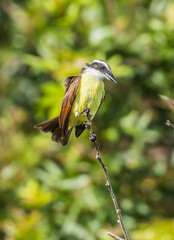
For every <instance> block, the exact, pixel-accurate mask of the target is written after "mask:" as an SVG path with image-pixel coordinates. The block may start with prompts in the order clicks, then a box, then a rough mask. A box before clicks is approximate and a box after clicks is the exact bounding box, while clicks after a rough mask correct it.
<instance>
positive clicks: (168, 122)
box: [166, 120, 174, 129]
mask: <svg viewBox="0 0 174 240" xmlns="http://www.w3.org/2000/svg"><path fill="white" fill-rule="evenodd" d="M166 125H167V126H168V127H172V128H173V129H174V124H173V123H171V121H170V120H167V122H166Z"/></svg>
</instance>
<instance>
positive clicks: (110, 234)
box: [107, 232, 124, 240]
mask: <svg viewBox="0 0 174 240" xmlns="http://www.w3.org/2000/svg"><path fill="white" fill-rule="evenodd" d="M107 234H108V235H109V236H110V237H112V238H114V239H116V240H124V239H123V238H120V237H118V236H116V235H115V234H113V233H110V232H107Z"/></svg>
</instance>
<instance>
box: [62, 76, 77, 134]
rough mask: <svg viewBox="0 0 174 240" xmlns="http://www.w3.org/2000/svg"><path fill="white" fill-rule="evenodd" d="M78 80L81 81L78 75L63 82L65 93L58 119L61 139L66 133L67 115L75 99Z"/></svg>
mask: <svg viewBox="0 0 174 240" xmlns="http://www.w3.org/2000/svg"><path fill="white" fill-rule="evenodd" d="M80 80H81V76H80V75H78V76H75V77H69V78H66V79H65V80H64V81H65V82H66V83H65V87H66V91H65V96H64V99H63V101H62V105H61V107H62V108H61V112H60V117H59V125H60V127H61V128H62V132H63V135H62V137H63V136H65V134H66V132H67V131H68V124H69V114H70V112H71V108H72V105H73V102H74V100H75V97H76V93H77V89H78V87H79V83H80Z"/></svg>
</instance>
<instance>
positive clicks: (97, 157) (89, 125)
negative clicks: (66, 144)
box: [78, 106, 129, 240]
mask: <svg viewBox="0 0 174 240" xmlns="http://www.w3.org/2000/svg"><path fill="white" fill-rule="evenodd" d="M82 113H85V114H84V116H86V117H87V119H88V122H87V123H85V127H86V128H87V129H88V130H89V132H90V135H91V138H89V140H90V141H92V142H93V143H94V145H95V149H96V159H97V160H99V162H100V164H101V166H102V168H103V171H104V174H105V178H106V186H107V188H108V190H109V192H110V195H111V198H112V201H113V203H114V207H115V211H116V213H117V215H118V221H117V222H118V223H119V224H120V226H121V229H122V232H123V235H124V238H125V239H121V238H119V237H117V236H115V235H114V234H112V233H108V235H109V236H111V237H113V238H115V239H117V240H129V237H128V233H127V230H126V228H125V226H124V224H123V219H122V216H121V210H120V208H119V206H118V203H117V200H116V197H115V194H114V191H113V189H112V186H111V183H110V179H109V175H108V169H107V167H106V166H105V164H104V162H103V160H102V157H101V154H100V144H99V143H98V142H97V141H96V134H95V133H94V132H93V130H92V119H91V117H92V115H91V114H90V109H89V108H87V106H86V107H85V109H84V111H83V112H82ZM82 113H80V114H79V115H78V116H80V115H81V114H82Z"/></svg>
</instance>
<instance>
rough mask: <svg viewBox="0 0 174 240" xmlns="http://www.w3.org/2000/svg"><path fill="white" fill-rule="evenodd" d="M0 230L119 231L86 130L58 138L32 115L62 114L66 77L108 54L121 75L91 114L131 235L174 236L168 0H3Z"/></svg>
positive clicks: (7, 238) (55, 233) (42, 235)
mask: <svg viewBox="0 0 174 240" xmlns="http://www.w3.org/2000/svg"><path fill="white" fill-rule="evenodd" d="M0 7H1V9H0V30H1V34H0V46H1V48H0V65H1V69H0V111H1V115H0V134H1V144H0V169H1V172H0V239H2V240H31V239H32V240H46V239H50V240H68V239H83V240H87V239H88V240H89V239H90V240H94V239H99V240H104V239H105V240H107V239H110V237H109V236H107V234H106V232H107V231H111V232H113V233H115V234H117V235H119V236H120V237H121V236H122V235H121V231H120V228H119V225H118V224H117V223H116V220H117V217H116V215H115V213H114V208H113V205H112V202H111V199H110V196H109V193H108V191H107V189H106V187H105V186H104V184H105V179H104V175H103V172H102V169H101V167H100V166H99V164H98V162H97V161H96V160H95V151H94V150H93V145H92V143H89V141H88V137H89V133H88V132H87V131H86V132H85V133H84V134H83V135H82V136H81V137H80V138H79V139H76V138H75V137H74V136H73V135H74V133H73V134H72V136H71V139H70V142H69V145H68V147H66V148H62V147H61V146H59V145H58V144H55V143H53V142H52V141H51V140H50V135H49V134H43V133H41V132H39V131H38V130H36V129H33V126H34V125H35V124H36V123H38V122H40V121H43V120H46V119H48V118H50V117H54V116H56V115H58V114H59V110H60V104H61V101H62V97H63V95H64V88H63V87H62V85H63V84H62V81H63V79H64V78H66V77H67V76H70V75H72V74H78V73H79V71H80V69H81V67H83V66H84V64H85V63H86V62H91V61H92V60H94V59H103V60H105V61H107V62H108V64H109V65H110V66H111V68H112V70H113V73H114V75H115V76H116V78H117V80H118V84H117V85H113V84H112V83H109V82H106V83H105V86H106V102H105V103H104V104H103V105H102V107H101V109H100V111H99V112H98V114H97V116H96V117H95V119H94V121H93V125H94V129H95V132H96V133H97V136H98V140H99V141H100V142H101V151H102V156H103V159H104V162H105V164H106V165H107V166H108V169H109V174H110V177H111V182H112V185H113V188H114V191H115V193H116V195H117V197H118V201H119V204H120V208H121V209H122V215H123V217H124V222H125V225H126V227H127V229H128V231H129V233H130V236H131V239H135V240H136V239H137V240H138V239H141V240H156V239H158V240H164V239H165V240H172V239H174V181H173V179H174V168H173V166H174V151H173V146H174V133H173V132H172V130H171V129H169V128H167V127H166V126H165V122H166V120H167V119H170V120H171V121H174V116H173V113H172V112H171V111H170V110H169V109H167V108H166V105H165V103H163V102H162V100H160V99H159V97H158V94H159V93H161V94H164V95H167V96H169V97H172V96H174V93H173V87H174V54H173V49H174V2H173V1H172V0H171V1H170V0H153V1H150V0H131V1H128V0H119V1H116V0H101V1H99V0H88V1H84V0H76V1H73V0H49V1H48V0H47V1H46V0H1V2H0Z"/></svg>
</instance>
